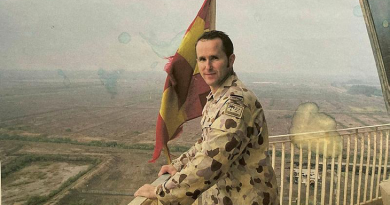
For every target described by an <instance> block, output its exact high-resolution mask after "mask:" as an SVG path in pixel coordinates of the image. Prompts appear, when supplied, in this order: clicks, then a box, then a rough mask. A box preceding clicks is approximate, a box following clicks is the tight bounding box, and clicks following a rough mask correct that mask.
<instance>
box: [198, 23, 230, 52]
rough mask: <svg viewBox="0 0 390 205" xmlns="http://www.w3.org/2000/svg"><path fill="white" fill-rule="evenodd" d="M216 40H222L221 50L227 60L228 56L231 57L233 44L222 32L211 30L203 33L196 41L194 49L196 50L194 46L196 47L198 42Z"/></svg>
mask: <svg viewBox="0 0 390 205" xmlns="http://www.w3.org/2000/svg"><path fill="white" fill-rule="evenodd" d="M216 38H219V39H221V40H222V50H223V51H224V52H225V54H226V56H227V57H228V58H229V57H230V55H232V54H233V52H234V47H233V42H232V40H230V38H229V36H228V35H227V34H226V33H224V32H222V31H217V30H212V31H208V32H204V33H203V35H202V36H200V37H199V38H198V40H197V41H196V44H195V48H196V45H198V42H199V41H200V40H213V39H216Z"/></svg>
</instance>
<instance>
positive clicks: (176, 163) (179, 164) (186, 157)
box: [171, 137, 203, 171]
mask: <svg viewBox="0 0 390 205" xmlns="http://www.w3.org/2000/svg"><path fill="white" fill-rule="evenodd" d="M202 140H203V137H202V138H200V139H199V140H198V141H197V142H196V143H195V144H194V145H193V146H192V147H191V148H190V149H189V150H187V151H186V152H184V153H183V154H181V155H180V156H179V157H178V158H176V159H174V160H173V161H172V164H171V165H172V166H173V167H175V169H176V170H177V171H180V170H182V169H183V167H184V166H186V164H187V163H188V161H191V160H192V158H193V157H194V156H195V154H196V153H197V152H198V151H199V150H200V149H201V146H202V145H201V143H202Z"/></svg>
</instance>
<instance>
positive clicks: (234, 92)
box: [226, 80, 257, 104]
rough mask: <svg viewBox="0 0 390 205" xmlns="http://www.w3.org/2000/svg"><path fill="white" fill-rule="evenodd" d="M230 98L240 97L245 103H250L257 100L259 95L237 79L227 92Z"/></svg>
mask: <svg viewBox="0 0 390 205" xmlns="http://www.w3.org/2000/svg"><path fill="white" fill-rule="evenodd" d="M226 94H227V95H228V96H230V98H234V97H240V98H242V101H243V102H244V103H245V104H249V103H251V102H254V101H256V100H257V96H256V95H255V94H254V93H253V92H252V91H251V90H250V89H248V88H247V87H246V86H245V85H244V84H243V83H242V82H241V81H240V80H236V81H234V82H233V83H232V86H231V87H230V88H229V90H228V92H227V93H226Z"/></svg>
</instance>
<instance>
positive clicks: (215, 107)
mask: <svg viewBox="0 0 390 205" xmlns="http://www.w3.org/2000/svg"><path fill="white" fill-rule="evenodd" d="M228 101H229V99H225V100H222V99H221V100H220V101H218V102H217V103H216V104H214V103H213V102H209V104H207V105H206V106H207V107H206V111H205V112H204V113H203V117H202V120H201V125H202V129H204V128H209V127H211V125H212V124H213V123H214V121H215V120H216V119H217V117H218V115H220V113H221V112H222V111H223V109H222V108H223V107H224V105H225V104H226V103H227V102H228Z"/></svg>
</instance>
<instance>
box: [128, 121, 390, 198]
mask: <svg viewBox="0 0 390 205" xmlns="http://www.w3.org/2000/svg"><path fill="white" fill-rule="evenodd" d="M330 132H332V133H334V132H336V133H338V134H339V135H340V137H341V139H342V140H341V143H342V150H341V153H339V154H336V151H335V150H336V149H335V143H333V148H332V149H327V146H328V144H327V143H324V142H318V141H315V140H312V139H316V138H313V136H316V135H318V134H322V135H324V134H327V133H330ZM330 132H312V133H302V134H295V135H279V136H272V137H270V154H271V159H272V166H273V167H274V169H275V172H276V176H277V180H278V185H279V197H280V204H281V205H283V204H286V205H287V204H288V205H292V204H298V205H317V204H321V205H325V204H326V205H341V204H343V205H355V204H362V203H366V202H370V201H373V200H376V199H380V198H381V197H380V191H379V183H380V182H381V181H383V180H385V179H388V178H389V174H390V164H389V162H388V160H389V159H388V155H389V134H390V124H386V125H378V126H367V127H358V128H350V129H343V130H336V131H330ZM297 135H299V136H305V135H307V138H308V139H310V140H307V141H306V142H301V143H306V146H302V144H300V145H295V144H293V143H292V141H291V140H290V137H291V136H297ZM328 150H331V151H332V154H327V153H326V152H327V151H328ZM326 156H328V157H326ZM156 181H157V180H156ZM137 200H138V201H139V199H135V200H133V201H132V202H131V203H130V204H131V205H138V204H139V205H141V204H150V203H151V202H146V203H144V202H143V201H145V200H141V201H139V202H137V203H134V202H135V201H137ZM153 204H157V202H154V203H153Z"/></svg>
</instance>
